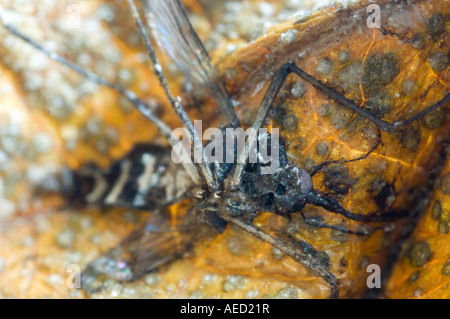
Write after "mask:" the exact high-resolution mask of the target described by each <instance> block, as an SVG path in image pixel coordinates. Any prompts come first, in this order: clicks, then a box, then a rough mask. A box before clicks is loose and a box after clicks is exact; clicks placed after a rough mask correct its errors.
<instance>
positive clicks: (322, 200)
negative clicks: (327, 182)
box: [306, 190, 407, 222]
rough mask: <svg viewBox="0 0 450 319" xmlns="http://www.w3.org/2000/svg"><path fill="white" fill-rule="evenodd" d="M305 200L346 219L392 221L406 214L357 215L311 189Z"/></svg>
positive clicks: (334, 200) (329, 197)
mask: <svg viewBox="0 0 450 319" xmlns="http://www.w3.org/2000/svg"><path fill="white" fill-rule="evenodd" d="M306 201H307V203H309V204H312V205H315V206H320V207H323V208H325V209H326V210H328V211H329V212H331V213H335V214H339V215H342V216H344V217H346V218H348V219H351V220H356V221H359V222H389V221H394V220H397V219H400V218H404V217H406V216H407V215H406V214H404V213H387V214H384V215H381V216H376V215H369V216H367V215H366V216H364V215H358V214H353V213H351V212H349V211H348V210H346V209H344V208H343V207H342V206H341V204H339V202H338V201H337V200H336V199H334V198H333V197H331V196H328V195H325V194H321V193H319V192H316V191H314V190H312V191H311V192H310V193H308V194H307V195H306Z"/></svg>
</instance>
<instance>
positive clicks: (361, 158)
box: [310, 132, 381, 177]
mask: <svg viewBox="0 0 450 319" xmlns="http://www.w3.org/2000/svg"><path fill="white" fill-rule="evenodd" d="M380 143H381V135H380V134H379V132H378V138H377V141H376V143H375V144H374V145H373V146H372V147H371V148H370V150H369V151H368V152H367V153H366V154H364V155H363V156H361V157H358V158H354V159H351V160H333V161H325V162H323V163H321V164H320V165H317V166H316V167H314V169H313V171H312V173H311V174H310V175H311V177H312V176H314V175H315V174H317V173H318V172H319V171H320V170H322V169H323V168H324V167H326V166H328V165H330V164H336V163H351V162H356V161H359V160H363V159H365V158H367V157H368V156H369V155H370V154H371V153H372V152H373V151H374V150H376V149H377V147H378V146H379V145H380Z"/></svg>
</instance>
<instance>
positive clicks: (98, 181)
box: [62, 144, 194, 210]
mask: <svg viewBox="0 0 450 319" xmlns="http://www.w3.org/2000/svg"><path fill="white" fill-rule="evenodd" d="M62 184H63V185H65V187H63V193H64V194H65V196H66V197H67V198H68V199H69V201H70V202H72V203H74V204H87V205H101V206H121V207H133V208H138V209H143V210H153V209H158V208H161V207H165V206H168V205H170V204H173V203H176V202H179V201H180V200H182V199H183V198H184V197H185V196H186V190H187V189H188V188H189V187H191V186H193V185H194V183H193V181H192V179H190V178H189V176H188V174H187V173H186V171H185V170H184V167H183V166H182V165H180V164H176V163H175V162H174V161H173V160H172V158H171V150H170V148H168V147H162V146H158V145H153V144H137V145H135V146H134V148H133V149H132V150H131V151H130V152H129V153H128V154H127V155H126V156H125V157H123V158H122V159H120V160H119V161H117V162H115V163H114V164H113V165H111V166H110V167H109V168H107V169H106V170H101V169H99V168H97V167H89V166H86V167H84V168H82V169H80V170H77V171H75V172H70V173H69V176H68V177H67V178H65V179H63V183H62Z"/></svg>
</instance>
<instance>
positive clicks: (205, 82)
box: [144, 0, 240, 127]
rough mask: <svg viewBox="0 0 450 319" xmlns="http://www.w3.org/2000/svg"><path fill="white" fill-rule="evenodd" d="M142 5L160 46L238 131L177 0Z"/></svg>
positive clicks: (229, 103)
mask: <svg viewBox="0 0 450 319" xmlns="http://www.w3.org/2000/svg"><path fill="white" fill-rule="evenodd" d="M144 3H145V7H146V10H145V11H146V16H147V19H148V22H149V24H150V27H151V29H152V31H153V35H154V37H155V39H156V40H157V41H158V42H159V46H160V47H161V48H164V50H165V51H166V53H167V54H168V55H169V56H170V57H171V58H172V60H173V61H174V62H175V63H176V64H177V65H178V67H179V68H180V69H181V70H182V71H183V73H184V75H185V77H186V78H187V79H188V80H189V81H190V82H191V83H192V85H193V86H194V87H195V88H197V89H199V88H206V90H207V92H208V94H209V95H210V96H211V97H212V98H213V99H214V100H215V101H216V103H217V105H219V107H220V108H221V110H222V111H223V113H224V114H225V116H226V117H227V119H228V121H229V122H230V123H231V124H233V126H234V127H239V126H240V124H239V120H238V117H237V115H236V112H235V110H234V106H233V103H232V101H231V98H230V95H229V94H228V91H227V89H226V87H225V83H224V81H223V80H222V78H221V77H220V76H219V73H218V72H217V70H216V69H215V67H214V66H213V65H212V63H211V61H210V59H209V56H208V53H207V52H206V50H205V48H204V46H203V44H202V42H201V40H200V39H199V37H198V35H197V33H196V32H195V30H194V29H193V28H192V25H191V23H190V22H189V19H188V18H187V16H186V12H185V10H184V8H183V6H182V5H181V3H180V2H179V0H165V1H161V0H146V1H144Z"/></svg>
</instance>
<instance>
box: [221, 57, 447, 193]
mask: <svg viewBox="0 0 450 319" xmlns="http://www.w3.org/2000/svg"><path fill="white" fill-rule="evenodd" d="M290 73H295V74H297V75H298V76H299V77H300V78H302V79H303V80H305V81H306V82H308V83H310V84H312V85H313V86H315V87H316V88H318V89H319V90H321V91H322V92H324V93H326V94H327V95H328V96H329V97H331V98H332V99H334V100H335V101H337V102H338V103H340V104H341V105H343V106H344V107H346V108H348V109H350V110H352V111H353V112H355V113H357V114H360V115H361V116H363V117H365V118H366V119H368V120H369V121H371V122H372V123H374V124H375V125H376V126H377V127H378V128H380V129H381V130H383V131H387V132H393V131H395V130H396V129H397V128H399V127H401V126H404V125H407V124H409V123H411V122H413V121H416V120H418V119H419V118H421V117H423V116H425V115H426V114H428V113H430V112H432V111H434V110H436V109H437V108H439V107H441V106H443V105H445V104H446V103H447V102H448V101H449V100H450V93H447V95H445V97H444V98H443V99H442V100H440V101H439V102H437V103H436V104H434V105H432V106H430V107H428V108H426V109H425V110H423V111H421V112H419V113H418V114H416V115H413V116H412V117H410V118H408V119H405V120H403V121H399V122H394V123H389V122H386V121H383V120H381V119H379V118H377V117H376V116H374V115H373V114H371V113H370V112H367V111H366V110H364V109H362V108H360V107H359V106H358V105H356V103H355V102H353V101H352V100H349V99H347V98H345V97H344V96H342V95H341V94H339V93H338V92H336V90H334V89H333V88H331V87H329V86H326V85H325V84H323V83H322V82H320V81H319V80H317V79H315V78H314V77H313V76H311V75H309V74H308V73H306V72H305V71H303V70H302V69H300V68H298V67H297V66H295V65H294V64H293V63H287V64H285V65H283V66H281V67H280V68H279V69H278V71H277V73H275V76H274V78H273V79H272V82H271V83H270V84H269V88H268V89H267V92H266V94H265V95H264V98H263V100H262V102H261V105H260V107H259V109H258V112H257V113H256V116H255V119H254V122H253V125H252V128H253V129H254V130H256V131H257V130H258V129H259V128H260V127H261V125H262V123H263V121H264V119H265V117H266V115H267V111H268V110H269V108H270V107H271V106H272V104H273V101H274V100H275V98H276V96H277V95H278V92H279V91H280V89H281V87H282V85H283V84H284V82H285V80H286V77H287V76H288V75H289V74H290ZM248 144H249V139H247V143H246V148H245V152H242V155H241V158H239V160H238V163H237V164H236V165H235V167H234V168H233V171H232V173H231V175H230V176H229V178H227V183H226V184H227V188H228V189H234V188H236V187H237V186H238V185H239V182H240V179H241V176H242V173H243V171H244V168H245V165H246V164H245V163H246V162H247V159H248V154H249V153H248Z"/></svg>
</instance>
